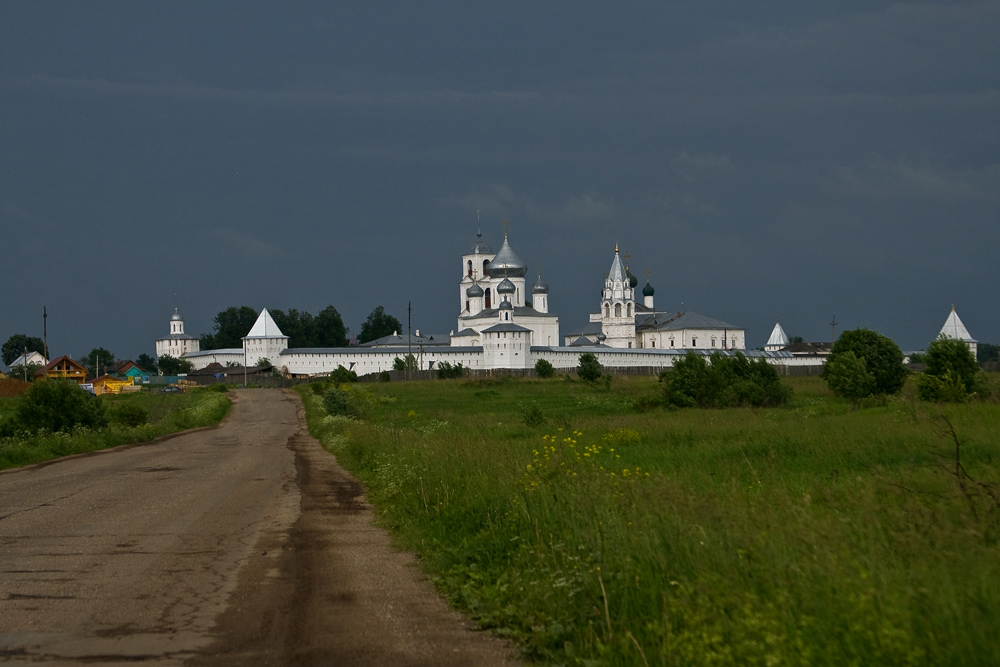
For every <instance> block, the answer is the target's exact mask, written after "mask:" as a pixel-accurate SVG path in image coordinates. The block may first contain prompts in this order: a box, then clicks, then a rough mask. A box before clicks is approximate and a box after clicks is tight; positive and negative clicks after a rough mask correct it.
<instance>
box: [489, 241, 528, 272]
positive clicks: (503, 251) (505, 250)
mask: <svg viewBox="0 0 1000 667" xmlns="http://www.w3.org/2000/svg"><path fill="white" fill-rule="evenodd" d="M486 272H487V273H489V274H490V276H491V277H492V278H515V277H516V278H523V277H524V275H525V274H526V273H527V272H528V265H527V264H525V263H524V261H523V260H522V259H521V258H520V257H518V256H517V253H515V252H514V250H513V249H512V248H511V247H510V243H509V242H508V241H507V238H506V237H504V240H503V245H502V246H500V252H498V253H497V254H496V257H494V258H493V261H491V262H490V263H489V264H487V265H486Z"/></svg>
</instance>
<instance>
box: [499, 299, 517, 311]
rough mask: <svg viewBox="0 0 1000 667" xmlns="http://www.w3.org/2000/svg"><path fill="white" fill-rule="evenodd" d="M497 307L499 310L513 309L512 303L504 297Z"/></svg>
mask: <svg viewBox="0 0 1000 667" xmlns="http://www.w3.org/2000/svg"><path fill="white" fill-rule="evenodd" d="M499 308H500V310H514V305H513V304H512V303H511V302H510V301H508V300H507V299H504V300H503V303H501V304H500V306H499Z"/></svg>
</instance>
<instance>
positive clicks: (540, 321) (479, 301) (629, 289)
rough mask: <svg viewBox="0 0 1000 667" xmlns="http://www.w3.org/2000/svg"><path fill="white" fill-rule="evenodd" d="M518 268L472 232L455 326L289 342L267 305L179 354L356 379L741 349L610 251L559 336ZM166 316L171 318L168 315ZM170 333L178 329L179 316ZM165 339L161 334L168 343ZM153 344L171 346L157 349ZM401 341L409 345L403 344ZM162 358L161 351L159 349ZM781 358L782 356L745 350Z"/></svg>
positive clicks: (507, 246) (650, 363)
mask: <svg viewBox="0 0 1000 667" xmlns="http://www.w3.org/2000/svg"><path fill="white" fill-rule="evenodd" d="M527 275H528V267H527V264H525V262H524V261H523V260H521V258H520V257H519V256H518V254H517V253H516V252H515V251H514V249H513V247H512V245H511V243H510V240H509V238H508V237H507V234H506V233H505V234H504V239H503V243H502V244H501V246H500V248H499V250H497V251H496V252H495V253H494V252H493V250H492V248H491V247H490V245H489V244H488V243H486V242H485V241H484V240H483V238H482V233H481V232H480V233H477V235H476V240H475V241H474V242H473V243H472V244H471V245H470V246H469V247H468V248H467V250H466V252H465V253H464V254H463V255H462V267H461V278H460V280H459V282H458V288H459V294H458V296H459V308H458V311H459V313H458V318H457V327H456V329H455V331H453V332H452V333H451V334H449V335H434V336H419V333H418V334H417V335H416V336H412V335H411V336H409V338H408V339H407V337H406V335H405V334H404V335H399V333H398V332H394V335H393V336H387V337H386V339H384V340H380V341H373V342H372V343H369V344H367V345H363V346H358V347H348V348H289V347H288V337H287V336H285V335H284V334H283V333H282V332H281V330H280V329H279V328H278V326H277V325H276V324H275V322H274V320H273V319H272V318H271V315H270V313H269V312H268V311H267V309H264V310H262V311H261V313H260V315H259V316H258V318H257V321H256V322H255V324H254V326H253V328H252V329H251V330H250V332H248V334H247V336H246V337H244V339H243V347H242V348H235V349H227V350H198V349H197V342H198V341H197V339H193V340H194V343H195V346H194V348H193V349H192V350H190V351H188V352H187V353H184V354H182V355H178V356H182V357H183V358H184V359H187V360H189V361H191V363H192V364H193V365H194V367H195V368H196V369H201V368H205V367H207V366H209V365H210V364H213V363H218V364H221V365H222V366H227V365H229V366H242V365H243V364H244V363H246V364H255V363H256V362H257V361H258V360H267V361H268V362H269V363H270V364H272V365H273V366H275V367H276V368H277V369H280V371H281V372H282V373H283V374H287V375H291V376H324V375H328V374H329V373H331V372H332V371H334V370H336V369H337V368H338V367H339V366H343V367H344V368H347V369H349V370H353V371H354V372H356V373H357V374H358V375H366V374H370V373H379V372H382V371H387V370H392V368H393V365H394V363H396V359H404V358H405V357H406V356H407V354H410V353H412V354H413V355H414V358H415V361H416V364H417V367H418V368H419V369H421V370H433V369H434V368H435V367H437V366H438V365H440V364H442V363H449V364H451V365H456V364H461V365H462V366H463V367H465V368H469V369H472V370H485V371H490V370H497V369H527V368H533V367H534V365H535V363H536V362H537V361H538V360H540V359H544V360H546V361H548V362H549V363H551V364H552V365H553V366H554V367H555V368H559V369H571V368H575V367H576V366H577V365H578V364H579V358H580V355H581V354H583V353H585V352H591V353H593V354H594V355H595V356H596V357H597V358H598V360H599V361H600V362H601V364H602V365H604V366H606V367H612V368H614V367H617V368H626V367H632V368H635V367H647V368H667V367H670V366H672V365H673V363H674V361H676V360H677V359H680V358H682V357H683V356H684V355H685V354H687V353H689V352H693V353H695V354H703V355H710V354H712V353H714V352H719V353H722V354H735V353H736V352H743V351H745V349H746V342H745V338H746V332H745V330H744V329H743V328H742V327H738V326H734V325H731V324H728V323H726V322H723V321H720V320H716V319H714V318H710V317H707V316H704V315H700V314H698V313H693V312H690V311H688V312H679V311H665V310H660V309H657V308H656V307H655V306H654V301H653V298H654V292H653V288H652V286H651V285H650V284H649V282H648V280H647V283H646V286H645V288H644V289H643V290H642V296H641V300H640V299H639V298H638V295H639V293H638V292H637V290H636V285H637V281H636V279H635V277H634V276H632V275H631V273H630V272H629V270H628V267H627V266H626V265H625V263H624V262H623V261H622V258H621V256H620V254H619V252H618V249H617V248H615V253H614V256H613V258H612V263H611V270H610V271H609V272H608V274H607V277H606V278H605V281H604V289H603V291H602V295H601V301H600V303H599V304H598V311H597V312H596V313H593V314H591V315H590V318H589V322H588V323H587V324H586V325H585V326H584V327H583V328H581V329H580V330H578V331H576V332H574V333H572V334H569V335H567V336H565V337H564V338H563V339H560V331H559V318H558V316H557V315H555V314H554V313H552V312H550V310H549V308H550V302H549V287H548V285H546V284H545V282H543V281H542V278H541V274H540V273H539V274H538V275H537V277H536V279H535V280H534V281H533V282H532V283H531V284H530V285H529V284H528V278H527ZM175 316H176V317H179V315H177V313H176V312H175ZM174 323H175V320H174V319H171V337H172V336H175V335H183V321H181V323H180V327H179V331H177V332H175V324H174ZM171 337H168V338H166V339H161V340H170V339H171ZM160 342H161V341H157V354H158V355H159V354H160V350H161V349H164V350H168V349H176V347H171V346H164V347H161V345H160ZM407 343H409V344H407ZM167 353H168V354H169V352H167ZM746 354H748V356H763V357H766V358H768V359H769V361H772V362H773V363H778V364H780V363H783V361H784V360H785V359H786V357H789V356H790V355H788V354H787V353H783V352H763V351H753V352H747V353H746Z"/></svg>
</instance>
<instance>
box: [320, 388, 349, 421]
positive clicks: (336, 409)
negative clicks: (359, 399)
mask: <svg viewBox="0 0 1000 667" xmlns="http://www.w3.org/2000/svg"><path fill="white" fill-rule="evenodd" d="M323 409H324V410H326V412H327V414H330V415H347V414H349V413H350V411H349V408H348V406H347V392H346V391H344V390H343V389H341V388H340V387H330V388H328V389H327V390H326V391H325V392H324V393H323Z"/></svg>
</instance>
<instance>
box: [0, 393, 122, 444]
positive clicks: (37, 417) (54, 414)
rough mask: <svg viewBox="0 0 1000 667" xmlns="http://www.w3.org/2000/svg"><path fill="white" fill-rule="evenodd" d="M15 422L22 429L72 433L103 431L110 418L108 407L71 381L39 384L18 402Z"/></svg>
mask: <svg viewBox="0 0 1000 667" xmlns="http://www.w3.org/2000/svg"><path fill="white" fill-rule="evenodd" d="M14 419H15V421H16V423H17V426H18V427H19V428H22V429H24V430H26V431H29V432H32V433H34V432H37V431H41V430H48V431H69V430H72V429H73V428H74V427H77V426H82V427H85V428H102V427H104V426H107V423H108V418H107V416H106V415H105V413H104V405H103V404H102V403H101V402H100V401H99V400H97V398H96V397H94V396H93V395H92V394H90V392H87V391H84V390H83V389H81V388H80V386H79V385H77V384H76V383H74V382H69V381H67V380H45V381H43V382H35V383H33V384H32V385H31V389H29V390H28V391H27V392H26V393H25V394H24V395H23V396H21V397H20V398H19V399H18V403H17V408H16V409H15V412H14Z"/></svg>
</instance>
